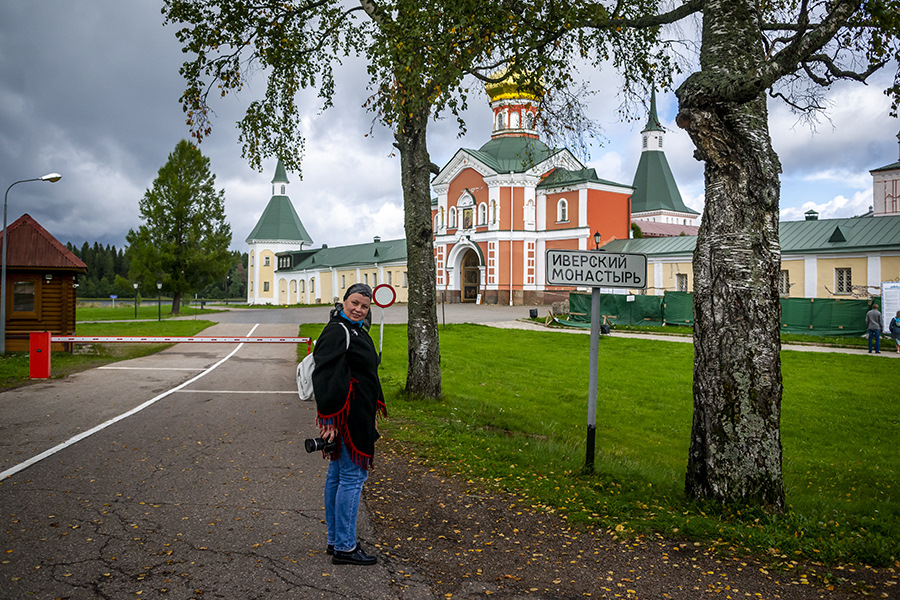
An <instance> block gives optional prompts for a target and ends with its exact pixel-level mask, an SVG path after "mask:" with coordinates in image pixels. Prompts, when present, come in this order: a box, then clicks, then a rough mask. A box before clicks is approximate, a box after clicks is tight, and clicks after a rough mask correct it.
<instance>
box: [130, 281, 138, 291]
mask: <svg viewBox="0 0 900 600" xmlns="http://www.w3.org/2000/svg"><path fill="white" fill-rule="evenodd" d="M131 285H133V286H134V289H137V288H138V284H137V281H135V282H134V283H132V284H131Z"/></svg>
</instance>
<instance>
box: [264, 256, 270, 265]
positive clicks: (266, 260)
mask: <svg viewBox="0 0 900 600" xmlns="http://www.w3.org/2000/svg"><path fill="white" fill-rule="evenodd" d="M269 264H270V263H269V257H268V256H267V257H265V258H264V259H263V266H264V267H268V266H269Z"/></svg>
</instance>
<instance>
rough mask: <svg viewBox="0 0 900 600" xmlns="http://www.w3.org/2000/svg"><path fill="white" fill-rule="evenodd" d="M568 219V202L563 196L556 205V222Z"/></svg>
mask: <svg viewBox="0 0 900 600" xmlns="http://www.w3.org/2000/svg"><path fill="white" fill-rule="evenodd" d="M568 220H569V203H568V202H566V199H565V198H563V199H562V200H560V201H559V203H557V205H556V222H557V223H566V222H568Z"/></svg>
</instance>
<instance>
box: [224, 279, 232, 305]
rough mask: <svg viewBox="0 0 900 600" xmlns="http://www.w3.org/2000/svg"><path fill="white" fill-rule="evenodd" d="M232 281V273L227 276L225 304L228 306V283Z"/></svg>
mask: <svg viewBox="0 0 900 600" xmlns="http://www.w3.org/2000/svg"><path fill="white" fill-rule="evenodd" d="M229 283H231V275H227V276H226V277H225V306H228V284H229Z"/></svg>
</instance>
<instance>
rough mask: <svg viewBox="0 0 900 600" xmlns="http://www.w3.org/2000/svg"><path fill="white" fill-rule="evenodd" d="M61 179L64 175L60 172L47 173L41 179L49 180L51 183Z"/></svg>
mask: <svg viewBox="0 0 900 600" xmlns="http://www.w3.org/2000/svg"><path fill="white" fill-rule="evenodd" d="M60 179H62V175H60V174H59V173H47V174H46V175H44V176H43V177H41V181H49V182H50V183H56V182H57V181H59V180H60Z"/></svg>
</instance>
